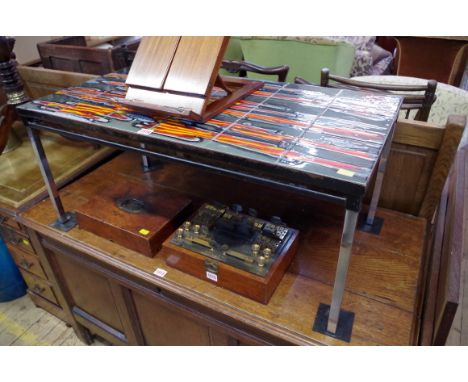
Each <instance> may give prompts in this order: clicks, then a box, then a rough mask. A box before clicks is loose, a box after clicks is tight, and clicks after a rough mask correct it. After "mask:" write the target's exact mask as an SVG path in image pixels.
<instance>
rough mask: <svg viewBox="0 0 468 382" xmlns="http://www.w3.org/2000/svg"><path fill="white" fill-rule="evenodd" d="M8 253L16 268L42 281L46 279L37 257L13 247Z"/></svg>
mask: <svg viewBox="0 0 468 382" xmlns="http://www.w3.org/2000/svg"><path fill="white" fill-rule="evenodd" d="M10 252H11V255H12V256H13V259H14V260H15V263H16V265H18V267H20V268H22V269H24V270H25V271H28V272H30V273H33V274H35V275H36V276H39V277H41V278H43V279H47V276H46V275H45V273H44V270H43V269H42V267H41V264H40V262H39V258H38V257H37V256H35V255H32V254H30V253H28V252H25V251H23V250H21V249H19V248H16V247H13V246H11V247H10Z"/></svg>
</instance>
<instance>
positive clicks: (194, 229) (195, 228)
mask: <svg viewBox="0 0 468 382" xmlns="http://www.w3.org/2000/svg"><path fill="white" fill-rule="evenodd" d="M193 233H194V234H195V235H198V234H199V233H200V226H199V225H198V224H195V225H194V226H193Z"/></svg>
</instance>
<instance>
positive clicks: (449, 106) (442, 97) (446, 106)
mask: <svg viewBox="0 0 468 382" xmlns="http://www.w3.org/2000/svg"><path fill="white" fill-rule="evenodd" d="M353 79H355V80H357V81H365V82H372V83H376V84H398V85H422V84H425V83H427V80H424V79H421V78H415V77H404V76H366V77H356V78H353ZM436 96H437V99H436V101H435V102H434V104H433V105H432V108H431V113H430V114H429V119H428V122H432V123H435V124H439V125H444V124H445V123H446V122H447V118H448V116H449V115H454V114H456V115H467V116H468V91H466V90H463V89H459V88H456V87H455V86H452V85H447V84H443V83H440V82H439V83H437V89H436ZM405 114H406V112H401V113H400V117H402V118H404V117H405ZM415 114H416V111H412V112H411V114H410V118H414V115H415Z"/></svg>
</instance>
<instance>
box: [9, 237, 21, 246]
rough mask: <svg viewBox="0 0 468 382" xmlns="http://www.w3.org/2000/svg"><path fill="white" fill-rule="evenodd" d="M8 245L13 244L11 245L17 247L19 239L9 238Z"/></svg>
mask: <svg viewBox="0 0 468 382" xmlns="http://www.w3.org/2000/svg"><path fill="white" fill-rule="evenodd" d="M10 243H11V244H13V245H19V244H20V243H21V239H19V238H17V237H11V238H10Z"/></svg>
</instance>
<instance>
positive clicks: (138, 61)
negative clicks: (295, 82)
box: [122, 36, 262, 122]
mask: <svg viewBox="0 0 468 382" xmlns="http://www.w3.org/2000/svg"><path fill="white" fill-rule="evenodd" d="M228 42H229V37H223V36H215V37H190V36H182V37H180V36H176V37H144V38H143V39H142V41H141V44H140V46H139V48H138V51H137V53H136V56H135V60H134V61H133V65H132V67H131V69H130V72H129V74H128V77H127V81H126V83H127V85H128V91H127V95H126V97H125V100H124V101H123V102H122V103H124V104H125V105H128V106H131V107H134V108H137V109H143V110H150V111H152V112H155V113H156V114H160V115H163V116H176V117H182V118H188V119H193V120H196V121H201V122H205V121H207V120H208V119H210V118H212V117H213V116H215V115H216V114H218V113H220V112H222V111H223V110H224V109H226V108H228V107H229V106H230V105H232V104H233V103H235V102H236V101H238V100H239V99H241V98H243V97H245V96H246V95H248V94H250V93H251V92H253V91H254V90H256V89H258V88H260V87H261V86H262V82H260V81H250V80H246V79H242V78H232V77H225V78H221V76H219V74H218V71H219V68H220V65H221V61H222V59H223V56H224V52H225V50H226V47H227V44H228ZM214 86H217V87H219V88H221V89H223V90H224V91H225V93H226V94H225V95H224V96H223V95H221V96H217V97H213V88H214Z"/></svg>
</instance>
